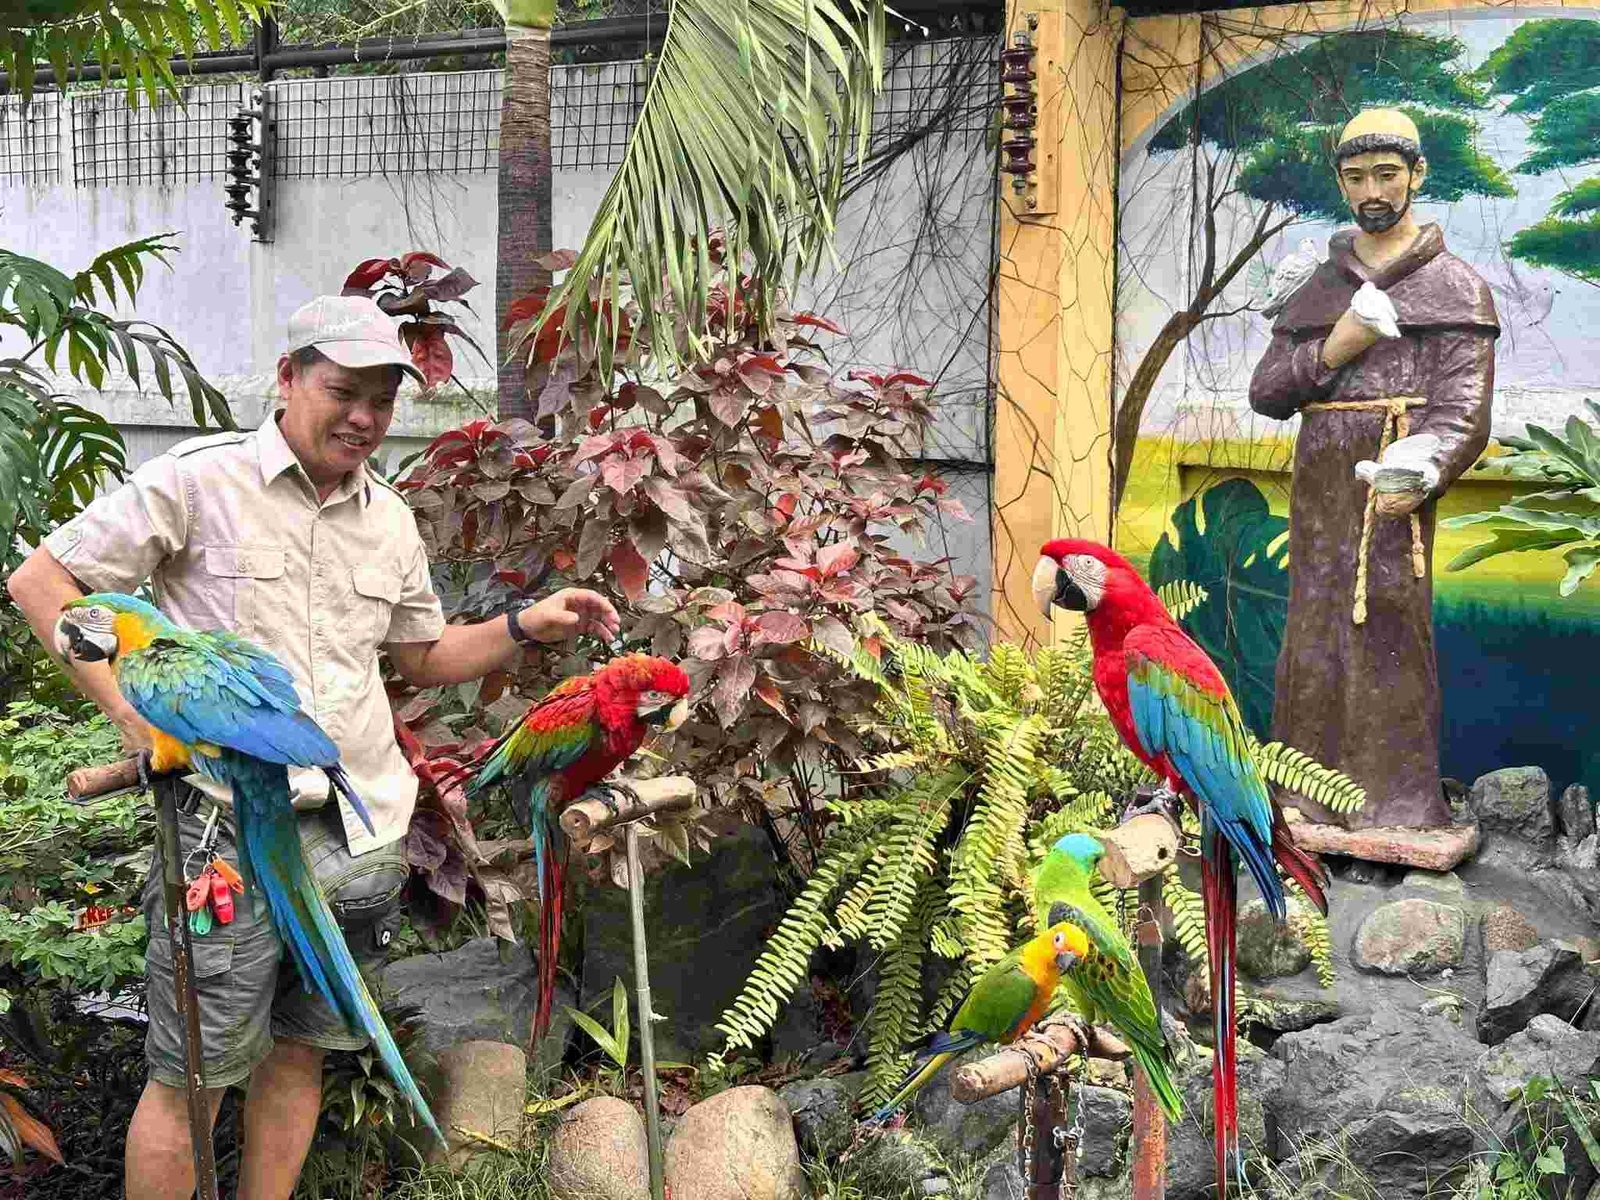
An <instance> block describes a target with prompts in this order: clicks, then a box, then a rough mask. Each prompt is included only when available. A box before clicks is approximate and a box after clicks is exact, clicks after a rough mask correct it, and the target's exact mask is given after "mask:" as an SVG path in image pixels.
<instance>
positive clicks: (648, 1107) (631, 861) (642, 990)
mask: <svg viewBox="0 0 1600 1200" xmlns="http://www.w3.org/2000/svg"><path fill="white" fill-rule="evenodd" d="M623 836H624V838H625V839H626V844H627V853H628V913H629V916H630V917H631V918H632V920H633V983H634V991H635V993H636V995H637V997H638V1004H637V1008H638V1010H639V1069H640V1070H641V1071H642V1072H643V1073H644V1131H645V1145H646V1147H647V1153H648V1155H649V1158H650V1197H651V1200H663V1196H664V1189H665V1187H666V1176H665V1175H664V1174H663V1170H662V1158H661V1101H660V1098H659V1097H658V1096H657V1094H656V1041H655V1011H654V1010H653V1009H652V1008H651V1007H650V952H649V949H648V947H647V946H646V945H645V939H644V871H643V870H641V869H640V867H639V826H638V822H637V821H630V822H628V827H627V829H626V831H625V832H624V834H623Z"/></svg>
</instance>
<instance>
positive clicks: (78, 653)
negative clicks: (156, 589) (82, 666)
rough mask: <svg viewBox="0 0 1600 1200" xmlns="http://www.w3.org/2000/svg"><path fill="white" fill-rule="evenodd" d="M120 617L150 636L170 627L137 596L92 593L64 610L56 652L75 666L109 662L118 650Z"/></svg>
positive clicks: (57, 627) (155, 610) (158, 613)
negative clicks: (136, 624)
mask: <svg viewBox="0 0 1600 1200" xmlns="http://www.w3.org/2000/svg"><path fill="white" fill-rule="evenodd" d="M122 616H128V617H133V618H134V619H135V620H136V622H137V623H138V625H139V626H140V627H142V629H143V630H145V631H148V633H152V634H153V633H154V632H155V631H156V630H158V629H161V628H162V627H164V626H166V625H168V624H170V622H169V621H168V620H167V619H166V618H165V617H163V616H162V615H161V612H160V610H158V609H157V608H155V606H153V605H150V604H146V603H145V602H144V601H143V600H140V599H139V598H138V597H136V596H125V595H123V594H122V593H120V592H95V593H94V594H93V595H89V596H84V597H83V598H82V599H81V600H73V601H71V602H70V603H68V604H66V605H65V606H63V608H62V610H61V616H60V617H59V618H58V619H57V621H56V629H55V643H56V652H57V653H58V654H60V655H61V657H62V658H69V659H72V660H74V661H76V662H86V663H87V662H110V661H111V660H112V659H114V658H116V656H117V653H118V651H119V650H120V649H121V634H120V633H119V631H118V627H117V618H118V617H122ZM146 640H148V639H146Z"/></svg>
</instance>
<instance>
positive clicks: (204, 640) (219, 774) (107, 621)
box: [55, 592, 444, 1143]
mask: <svg viewBox="0 0 1600 1200" xmlns="http://www.w3.org/2000/svg"><path fill="white" fill-rule="evenodd" d="M55 640H56V649H57V650H58V651H60V653H61V655H62V657H64V658H72V659H75V660H77V661H79V662H107V663H109V664H110V666H111V671H112V674H113V676H114V677H115V679H116V681H117V687H118V689H119V690H120V691H121V692H122V695H123V698H124V699H126V700H127V701H128V703H129V704H130V705H132V706H133V709H134V711H135V712H137V713H138V714H139V715H140V716H141V717H143V718H144V719H145V721H147V722H148V723H149V724H150V726H151V728H152V730H153V731H154V734H153V737H154V749H153V750H152V751H151V753H150V760H149V767H150V770H152V771H154V772H156V773H161V774H164V773H167V772H171V771H178V770H184V769H193V770H194V771H196V772H198V773H199V774H201V775H204V776H206V777H207V778H210V779H215V780H217V781H218V782H220V783H224V784H227V785H228V786H230V787H231V788H232V789H233V806H234V816H235V818H236V819H237V822H238V826H239V838H238V844H239V867H240V872H241V874H242V875H243V876H244V879H245V882H246V884H247V885H249V886H250V887H251V888H252V889H255V887H256V885H259V894H260V895H263V896H265V897H266V901H267V906H268V909H269V911H270V913H271V916H272V924H273V927H274V928H275V929H276V930H277V932H278V936H279V937H280V938H282V940H283V941H284V942H285V943H287V945H288V947H289V950H290V952H291V953H292V954H293V955H294V960H295V964H296V966H298V967H299V969H300V978H301V981H302V982H303V984H304V986H305V987H306V990H307V991H309V990H311V988H312V987H315V988H316V989H317V990H318V991H319V992H321V993H322V995H323V996H324V997H325V998H326V999H327V1001H328V1003H329V1004H331V1005H332V1006H333V1007H334V1009H335V1010H336V1011H337V1012H339V1013H341V1014H343V1016H344V1019H345V1020H346V1021H347V1022H348V1023H349V1024H350V1027H351V1028H352V1029H360V1030H362V1031H363V1032H364V1033H366V1034H367V1036H368V1037H370V1038H371V1039H372V1041H373V1044H374V1045H375V1046H376V1047H377V1049H378V1054H379V1056H380V1057H381V1058H382V1059H383V1065H384V1067H385V1069H386V1070H387V1071H388V1072H389V1076H390V1078H391V1079H393V1080H394V1082H395V1085H396V1086H397V1087H398V1088H399V1089H400V1091H401V1093H402V1094H403V1095H404V1096H405V1098H406V1102H407V1103H408V1104H410V1106H411V1109H412V1111H413V1112H414V1113H415V1114H416V1115H417V1117H418V1119H419V1120H421V1121H422V1122H423V1123H424V1124H426V1125H427V1127H428V1128H429V1129H430V1130H431V1131H432V1132H433V1134H434V1136H435V1137H437V1138H438V1139H439V1141H440V1142H441V1143H443V1142H444V1135H443V1134H442V1133H441V1132H440V1130H439V1127H438V1125H437V1124H436V1123H435V1122H434V1119H433V1114H432V1113H431V1112H429V1110H428V1105H427V1102H426V1101H425V1100H423V1098H422V1093H421V1092H420V1091H418V1090H417V1085H416V1081H415V1080H414V1079H412V1077H411V1072H410V1071H409V1070H408V1069H407V1068H406V1064H405V1061H404V1060H403V1059H402V1058H401V1057H400V1050H399V1047H397V1046H396V1045H395V1043H394V1038H393V1037H392V1036H391V1035H390V1033H389V1029H388V1026H387V1025H385V1024H384V1021H383V1018H382V1017H381V1016H380V1015H379V1013H378V1006H377V1004H376V1003H374V1001H373V999H372V994H371V993H370V992H369V991H368V990H367V985H366V982H365V981H364V980H363V979H362V978H361V972H360V970H359V969H358V968H357V967H356V964H355V960H354V959H353V958H352V957H351V955H350V949H349V947H348V946H347V945H346V944H345V940H344V933H343V931H341V930H340V928H339V925H338V922H337V921H336V920H335V919H334V915H333V911H332V910H331V909H330V908H329V907H328V902H327V900H326V899H325V898H324V897H323V895H322V889H321V888H319V887H318V886H317V882H316V880H315V878H313V877H312V874H311V871H310V868H309V867H307V865H306V861H305V857H304V855H303V854H302V852H301V848H300V832H299V825H298V821H297V818H296V816H295V812H294V808H293V806H292V804H291V803H290V799H289V768H290V767H320V768H321V769H322V770H323V771H324V772H326V773H327V776H328V779H329V780H330V781H331V782H332V783H333V786H334V787H335V788H337V789H338V790H339V792H340V794H341V795H343V796H344V797H345V799H347V800H348V801H349V802H350V806H351V807H352V808H353V809H355V811H356V814H357V815H358V816H359V817H360V818H361V820H362V822H363V823H364V824H365V825H366V826H367V829H368V830H369V831H370V830H371V829H372V819H371V817H369V816H368V815H367V810H366V806H365V805H364V804H362V802H361V799H360V797H358V796H357V795H356V793H355V789H354V788H353V787H352V786H351V784H350V779H349V777H348V776H347V775H346V774H345V772H344V768H343V767H342V766H340V764H339V751H338V748H337V747H335V746H334V744H333V742H332V741H331V740H330V739H329V737H328V735H327V734H326V733H324V732H323V731H322V729H321V728H320V727H319V726H318V725H317V723H316V722H315V721H313V720H312V719H311V717H310V716H308V715H307V714H306V713H305V712H303V711H302V710H301V708H300V699H299V697H298V696H297V695H296V694H295V690H294V680H293V679H292V678H291V677H290V675H289V672H288V671H287V670H286V669H285V668H284V666H283V664H282V663H280V662H279V661H278V660H277V659H276V658H274V657H273V656H272V655H271V654H269V653H267V652H266V651H265V650H262V649H260V648H259V647H257V646H255V645H252V644H251V643H250V642H247V641H246V640H245V639H243V638H241V637H238V636H236V635H234V634H231V633H227V632H223V631H214V632H201V631H198V630H193V629H185V628H182V627H181V626H178V625H176V624H174V623H173V622H172V621H170V620H168V619H167V618H166V617H165V616H163V615H162V613H161V612H160V611H159V610H158V609H156V608H155V607H153V606H152V605H149V604H146V603H145V602H144V601H143V600H139V599H136V598H135V597H133V596H124V595H120V594H118V593H114V592H99V593H96V594H94V595H92V596H85V597H83V598H82V599H81V600H74V601H72V602H71V603H69V604H67V605H66V606H65V607H64V608H63V610H62V613H61V618H60V620H59V621H57V623H56V630H55Z"/></svg>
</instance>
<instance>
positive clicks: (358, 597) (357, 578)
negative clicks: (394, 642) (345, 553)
mask: <svg viewBox="0 0 1600 1200" xmlns="http://www.w3.org/2000/svg"><path fill="white" fill-rule="evenodd" d="M350 590H351V592H352V593H354V595H353V605H352V607H353V609H354V611H353V612H352V614H351V615H352V617H353V622H352V624H353V628H354V629H355V630H356V631H357V632H358V634H359V635H360V636H362V637H363V638H364V639H365V640H366V641H367V642H368V643H369V644H371V645H373V646H381V645H382V644H383V642H384V640H385V639H386V638H387V637H388V636H389V619H390V617H391V616H392V615H393V614H394V606H395V605H396V604H397V603H399V600H400V573H399V572H398V571H396V570H394V569H393V568H392V567H352V568H351V569H350Z"/></svg>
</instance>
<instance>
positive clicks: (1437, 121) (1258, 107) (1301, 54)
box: [1112, 29, 1512, 501]
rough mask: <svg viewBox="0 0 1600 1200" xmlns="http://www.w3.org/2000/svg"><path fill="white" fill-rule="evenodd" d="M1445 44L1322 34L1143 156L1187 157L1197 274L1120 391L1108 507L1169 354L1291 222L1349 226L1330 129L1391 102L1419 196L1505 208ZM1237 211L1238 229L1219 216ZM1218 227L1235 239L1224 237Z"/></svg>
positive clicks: (1200, 105) (1231, 81) (1223, 313)
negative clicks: (1403, 119) (1419, 173)
mask: <svg viewBox="0 0 1600 1200" xmlns="http://www.w3.org/2000/svg"><path fill="white" fill-rule="evenodd" d="M1462 50H1463V46H1462V44H1461V42H1459V41H1458V40H1457V39H1455V38H1451V37H1439V36H1436V35H1432V34H1425V33H1418V32H1414V31H1410V30H1398V29H1375V30H1360V31H1357V32H1353V33H1343V34H1333V35H1330V36H1328V37H1323V38H1319V39H1317V40H1316V41H1314V42H1313V43H1312V44H1311V45H1309V46H1306V47H1305V48H1304V49H1300V50H1296V51H1293V52H1285V53H1282V54H1279V55H1276V56H1275V57H1272V58H1270V59H1268V60H1267V61H1265V62H1263V63H1261V64H1259V65H1257V66H1254V67H1251V68H1249V69H1248V70H1244V71H1240V72H1239V73H1238V74H1236V75H1233V76H1231V77H1230V78H1228V79H1227V80H1226V81H1224V82H1222V83H1220V84H1218V85H1217V86H1216V87H1214V88H1211V89H1209V90H1207V91H1206V92H1204V93H1203V94H1202V95H1201V96H1200V97H1199V98H1198V99H1197V100H1194V101H1191V102H1190V103H1189V104H1187V105H1185V106H1184V107H1183V108H1182V109H1180V110H1179V111H1178V112H1177V113H1176V114H1174V115H1173V116H1172V117H1171V118H1170V119H1169V120H1168V121H1167V122H1166V123H1165V124H1164V125H1162V126H1161V128H1159V129H1158V130H1157V131H1156V133H1155V136H1154V137H1153V138H1152V139H1151V141H1150V146H1149V152H1150V153H1151V154H1152V155H1172V154H1186V155H1190V156H1192V158H1191V162H1192V164H1193V171H1192V173H1191V178H1192V180H1193V184H1192V191H1193V196H1192V201H1193V206H1192V210H1191V212H1192V229H1193V234H1192V236H1193V237H1194V238H1195V240H1196V250H1197V255H1196V269H1195V271H1194V272H1193V274H1192V275H1191V277H1190V279H1189V284H1188V286H1189V289H1190V290H1189V295H1188V296H1187V297H1186V298H1185V299H1183V300H1180V303H1179V307H1177V309H1176V311H1174V312H1173V313H1172V315H1171V316H1170V317H1168V319H1167V321H1166V323H1165V325H1163V327H1162V328H1161V330H1160V331H1159V332H1158V333H1157V335H1156V337H1155V339H1154V341H1152V342H1151V344H1150V346H1149V348H1148V349H1147V350H1146V351H1145V353H1144V356H1143V358H1142V359H1141V360H1140V361H1139V363H1138V365H1137V366H1136V367H1135V369H1134V371H1133V374H1132V376H1131V377H1130V378H1129V380H1128V384H1127V387H1126V388H1125V389H1124V390H1123V393H1122V397H1121V402H1120V404H1119V406H1118V409H1117V415H1116V425H1115V429H1114V432H1113V438H1112V445H1113V452H1114V461H1113V469H1114V483H1113V488H1114V490H1113V496H1114V498H1115V499H1116V500H1117V501H1120V500H1121V498H1122V492H1123V489H1124V487H1125V486H1126V484H1127V481H1128V471H1129V468H1130V467H1131V465H1132V462H1133V450H1134V443H1135V441H1136V440H1137V438H1138V435H1139V425H1140V420H1141V418H1142V417H1143V415H1144V409H1145V404H1146V402H1147V401H1148V400H1149V398H1150V395H1151V392H1152V391H1153V390H1154V388H1155V385H1156V381H1157V380H1158V379H1159V378H1160V376H1161V371H1162V369H1163V368H1164V367H1165V366H1166V363H1167V360H1168V359H1169V358H1171V356H1172V353H1173V351H1175V350H1176V349H1177V348H1178V347H1179V346H1181V345H1182V344H1183V342H1184V341H1185V339H1187V338H1188V336H1189V335H1190V334H1191V333H1193V332H1194V331H1195V330H1196V329H1198V328H1200V327H1201V326H1202V325H1204V324H1205V323H1206V322H1208V321H1214V320H1217V319H1219V318H1222V317H1227V316H1234V315H1237V314H1238V313H1240V312H1242V311H1245V310H1246V309H1248V308H1249V305H1244V306H1242V307H1223V306H1222V303H1221V302H1222V300H1223V296H1224V293H1225V292H1226V291H1227V289H1228V287H1229V285H1230V284H1232V283H1233V282H1234V280H1235V279H1237V278H1238V277H1239V275H1240V273H1241V272H1242V271H1244V269H1245V268H1246V267H1247V266H1248V265H1249V263H1250V262H1251V260H1252V259H1254V258H1255V257H1256V255H1257V254H1259V253H1260V252H1261V250H1262V248H1263V247H1264V246H1266V244H1267V243H1268V242H1269V241H1270V240H1271V239H1272V238H1273V237H1275V236H1276V235H1277V234H1279V233H1280V232H1282V231H1283V230H1284V229H1285V228H1287V227H1288V226H1289V225H1292V224H1293V223H1294V222H1296V221H1300V220H1306V219H1312V218H1317V219H1322V220H1332V221H1342V220H1344V219H1346V218H1347V217H1348V215H1349V214H1348V210H1347V209H1346V207H1345V204H1344V200H1343V198H1342V197H1341V196H1340V195H1339V190H1338V187H1337V185H1336V184H1335V182H1334V175H1333V170H1332V166H1331V163H1332V151H1333V144H1334V139H1335V137H1336V135H1337V134H1338V131H1339V129H1340V127H1341V126H1342V125H1343V124H1344V122H1345V121H1347V120H1349V119H1350V117H1352V116H1354V115H1355V113H1356V112H1358V111H1359V110H1360V109H1362V108H1364V107H1367V106H1370V105H1374V104H1393V105H1398V106H1400V107H1403V108H1405V109H1406V111H1407V112H1409V113H1410V114H1411V116H1412V117H1413V119H1415V120H1416V122H1417V127H1418V128H1419V129H1420V130H1421V132H1422V139H1423V144H1424V146H1425V147H1426V150H1427V157H1428V166H1429V170H1428V177H1427V182H1426V184H1425V185H1424V187H1423V191H1422V195H1423V197H1424V198H1427V199H1432V200H1444V201H1450V200H1459V199H1460V198H1462V197H1463V196H1469V195H1478V196H1509V195H1511V194H1512V191H1511V186H1510V184H1509V183H1508V182H1507V180H1506V177H1505V173H1504V172H1503V171H1501V169H1500V168H1499V167H1498V166H1496V165H1495V164H1494V162H1493V161H1492V160H1490V159H1489V158H1487V157H1485V156H1484V155H1482V154H1480V153H1479V152H1478V151H1477V149H1476V147H1475V144H1474V142H1475V137H1476V134H1477V132H1478V123H1477V121H1476V119H1475V118H1474V117H1473V116H1472V115H1471V114H1473V113H1475V112H1477V111H1480V110H1482V109H1484V108H1485V107H1486V106H1487V104H1488V94H1487V91H1486V89H1485V88H1484V86H1483V85H1482V84H1481V83H1479V82H1478V81H1477V80H1475V79H1474V78H1473V77H1472V76H1471V75H1469V74H1468V73H1466V72H1465V71H1463V70H1460V69H1458V68H1457V67H1456V66H1455V63H1456V60H1457V59H1458V58H1459V57H1460V55H1461V53H1462ZM1240 212H1243V213H1244V214H1246V217H1247V219H1246V220H1245V221H1244V222H1242V223H1241V222H1234V221H1230V220H1228V219H1227V218H1228V217H1229V216H1231V215H1232V214H1236V213H1240ZM1228 228H1235V229H1241V230H1242V233H1241V234H1239V235H1236V236H1233V237H1230V236H1229V234H1228V233H1227V232H1226V230H1227V229H1228Z"/></svg>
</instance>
